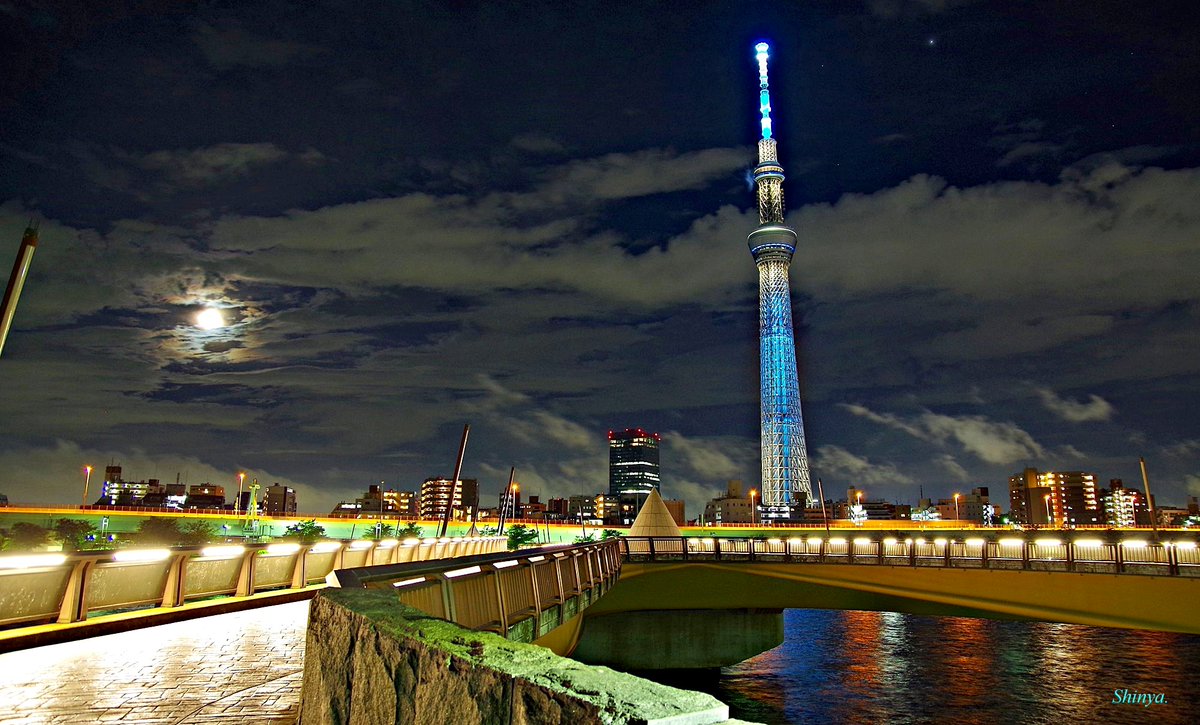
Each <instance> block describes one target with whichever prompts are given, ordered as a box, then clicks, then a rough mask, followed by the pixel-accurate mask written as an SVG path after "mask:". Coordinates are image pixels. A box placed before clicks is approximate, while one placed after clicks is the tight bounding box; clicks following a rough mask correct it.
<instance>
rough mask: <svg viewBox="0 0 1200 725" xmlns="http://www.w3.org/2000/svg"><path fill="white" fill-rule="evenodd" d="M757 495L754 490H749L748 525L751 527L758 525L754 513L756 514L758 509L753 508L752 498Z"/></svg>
mask: <svg viewBox="0 0 1200 725" xmlns="http://www.w3.org/2000/svg"><path fill="white" fill-rule="evenodd" d="M757 495H758V491H756V490H754V489H753V488H752V489H750V524H751V525H752V526H753V525H754V524H757V523H758V522H757V521H756V519H757V516H756V513H757V511H758V509H757V508H755V507H754V497H755V496H757Z"/></svg>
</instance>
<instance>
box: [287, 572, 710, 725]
mask: <svg viewBox="0 0 1200 725" xmlns="http://www.w3.org/2000/svg"><path fill="white" fill-rule="evenodd" d="M728 717H729V708H728V707H727V706H725V705H724V704H722V703H721V702H719V701H718V700H716V699H715V698H713V697H711V696H709V695H706V694H703V693H698V692H689V691H687V690H680V689H676V688H673V687H668V686H666V685H659V684H657V683H654V682H650V681H648V680H643V679H641V678H638V677H634V676H633V675H628V674H624V673H621V672H615V671H613V670H610V669H608V668H606V667H593V666H589V665H584V664H581V663H579V662H575V661H574V660H569V659H566V658H562V657H558V656H557V655H555V654H554V653H552V652H550V651H549V650H547V649H545V648H542V647H537V646H535V645H527V644H520V643H516V642H509V641H508V640H506V639H504V638H502V637H499V636H498V635H494V634H490V633H486V632H475V631H472V630H467V629H463V628H462V627H459V626H457V625H455V624H452V623H450V622H447V621H445V620H441V619H435V618H433V617H430V616H429V615H427V614H425V613H423V612H421V611H419V610H416V609H412V608H409V607H405V606H403V605H401V604H400V603H399V602H398V601H397V599H396V597H395V595H394V594H392V593H391V592H385V591H378V590H366V589H328V590H325V591H324V592H322V593H321V594H320V595H319V596H317V597H316V598H315V599H313V602H312V608H311V610H310V615H309V625H308V641H307V651H306V654H305V662H304V685H303V691H302V695H301V705H300V722H301V723H302V725H325V724H326V723H329V724H332V725H360V724H361V725H376V724H380V725H382V724H384V723H404V724H405V725H408V724H409V723H413V724H414V725H451V724H454V723H462V724H463V725H476V724H477V723H496V724H504V725H509V724H510V723H511V724H512V725H523V724H524V723H648V724H649V723H655V724H657V725H693V724H694V725H704V724H706V723H719V722H723V721H724V720H726V719H727V718H728Z"/></svg>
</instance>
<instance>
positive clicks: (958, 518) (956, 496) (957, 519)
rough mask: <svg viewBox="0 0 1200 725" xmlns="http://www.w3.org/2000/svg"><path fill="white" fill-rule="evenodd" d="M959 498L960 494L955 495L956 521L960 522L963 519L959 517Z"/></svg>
mask: <svg viewBox="0 0 1200 725" xmlns="http://www.w3.org/2000/svg"><path fill="white" fill-rule="evenodd" d="M958 496H959V494H957V493H956V494H954V519H955V520H956V521H959V520H961V519H962V516H959V515H958Z"/></svg>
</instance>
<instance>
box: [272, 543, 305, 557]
mask: <svg viewBox="0 0 1200 725" xmlns="http://www.w3.org/2000/svg"><path fill="white" fill-rule="evenodd" d="M297 551H300V545H299V544H271V545H270V546H268V547H267V550H266V555H267V556H287V555H288V554H295V553H296V552H297Z"/></svg>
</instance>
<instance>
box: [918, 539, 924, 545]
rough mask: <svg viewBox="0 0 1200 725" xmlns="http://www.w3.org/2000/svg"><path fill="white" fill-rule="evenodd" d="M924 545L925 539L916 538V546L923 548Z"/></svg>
mask: <svg viewBox="0 0 1200 725" xmlns="http://www.w3.org/2000/svg"><path fill="white" fill-rule="evenodd" d="M924 545H925V539H924V538H918V539H917V546H924Z"/></svg>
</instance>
